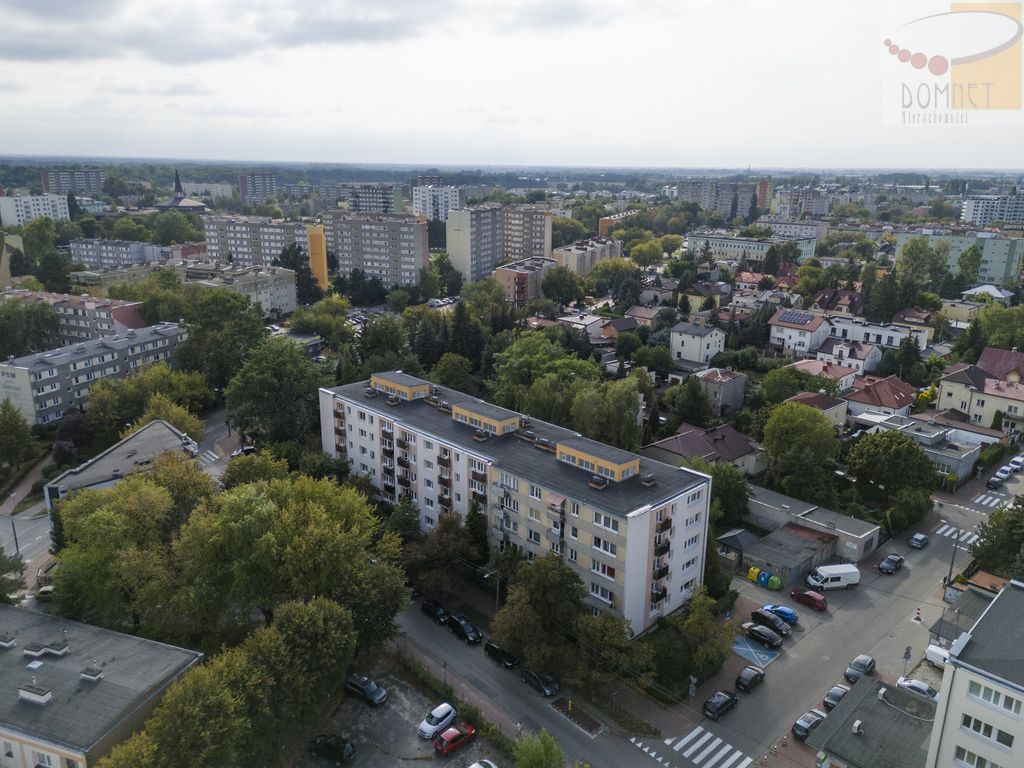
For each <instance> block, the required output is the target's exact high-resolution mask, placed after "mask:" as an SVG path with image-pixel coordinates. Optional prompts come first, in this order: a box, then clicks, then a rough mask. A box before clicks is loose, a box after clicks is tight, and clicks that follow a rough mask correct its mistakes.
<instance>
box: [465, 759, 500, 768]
mask: <svg viewBox="0 0 1024 768" xmlns="http://www.w3.org/2000/svg"><path fill="white" fill-rule="evenodd" d="M469 768H498V766H497V765H495V764H494V763H493V762H491V761H490V760H487V759H484V760H478V761H477V762H475V763H473V764H472V765H471V766H469Z"/></svg>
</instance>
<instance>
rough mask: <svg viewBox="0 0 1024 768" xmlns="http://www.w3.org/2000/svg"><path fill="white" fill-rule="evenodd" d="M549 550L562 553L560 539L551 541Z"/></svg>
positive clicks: (557, 553)
mask: <svg viewBox="0 0 1024 768" xmlns="http://www.w3.org/2000/svg"><path fill="white" fill-rule="evenodd" d="M551 551H552V552H554V553H555V554H556V555H560V554H562V542H560V541H552V542H551Z"/></svg>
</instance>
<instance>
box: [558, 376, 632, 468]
mask: <svg viewBox="0 0 1024 768" xmlns="http://www.w3.org/2000/svg"><path fill="white" fill-rule="evenodd" d="M640 406H641V397H640V390H639V386H638V382H637V380H636V379H635V378H625V379H619V380H616V381H609V382H605V383H603V384H600V385H591V386H581V387H579V388H578V389H577V391H576V396H575V397H574V398H573V401H572V408H571V414H572V425H573V428H574V429H576V431H578V432H580V433H581V434H583V435H584V436H586V437H589V438H591V439H594V440H601V441H603V442H606V443H610V444H611V445H614V446H616V447H618V448H622V449H623V450H627V451H637V450H639V448H640V438H641V436H642V422H641V413H640Z"/></svg>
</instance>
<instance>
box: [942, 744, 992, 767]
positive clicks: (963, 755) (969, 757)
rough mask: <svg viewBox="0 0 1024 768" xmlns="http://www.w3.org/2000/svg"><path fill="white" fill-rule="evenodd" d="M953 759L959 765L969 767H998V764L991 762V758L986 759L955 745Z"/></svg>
mask: <svg viewBox="0 0 1024 768" xmlns="http://www.w3.org/2000/svg"><path fill="white" fill-rule="evenodd" d="M953 757H954V759H955V760H956V761H957V763H959V764H960V765H966V766H969V767H970V768H1000V766H998V765H996V764H995V763H993V762H992V761H991V760H986V759H985V758H984V757H979V756H978V755H976V754H974V753H973V752H971V751H970V750H967V749H964V748H963V747H959V746H958V747H957V748H956V751H955V752H954V753H953Z"/></svg>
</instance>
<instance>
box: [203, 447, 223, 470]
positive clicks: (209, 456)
mask: <svg viewBox="0 0 1024 768" xmlns="http://www.w3.org/2000/svg"><path fill="white" fill-rule="evenodd" d="M219 460H220V456H218V455H217V454H216V453H215V452H214V451H212V450H209V449H208V450H205V451H203V452H202V453H201V454H199V463H200V464H202V465H204V466H205V465H207V464H213V462H215V461H219Z"/></svg>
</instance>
